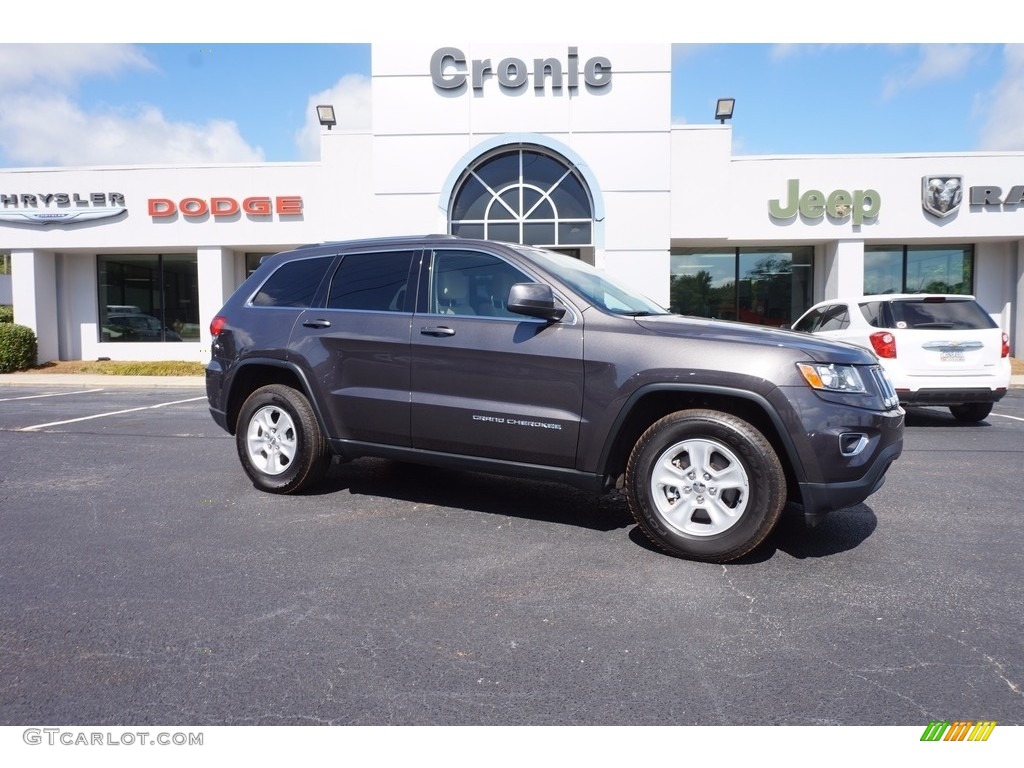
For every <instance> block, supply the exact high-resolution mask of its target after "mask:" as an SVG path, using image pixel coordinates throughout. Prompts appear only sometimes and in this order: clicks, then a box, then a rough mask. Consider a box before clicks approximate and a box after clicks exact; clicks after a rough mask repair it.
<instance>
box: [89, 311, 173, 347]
mask: <svg viewBox="0 0 1024 768" xmlns="http://www.w3.org/2000/svg"><path fill="white" fill-rule="evenodd" d="M103 336H104V341H181V335H180V334H178V333H176V332H175V331H172V330H171V329H170V328H165V327H163V326H161V325H160V321H159V320H158V319H156V318H155V317H153V316H152V315H143V314H141V313H135V312H132V313H129V314H124V315H107V322H105V323H104V324H103Z"/></svg>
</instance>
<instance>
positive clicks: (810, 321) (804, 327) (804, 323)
mask: <svg viewBox="0 0 1024 768" xmlns="http://www.w3.org/2000/svg"><path fill="white" fill-rule="evenodd" d="M824 312H825V310H824V309H815V310H813V311H812V312H809V313H808V314H807V315H806V316H805V317H803V318H801V319H800V320H798V321H797V322H796V323H794V324H793V330H794V331H801V332H803V333H813V332H814V329H815V328H816V327H817V325H818V321H819V320H821V316H822V315H823V314H824Z"/></svg>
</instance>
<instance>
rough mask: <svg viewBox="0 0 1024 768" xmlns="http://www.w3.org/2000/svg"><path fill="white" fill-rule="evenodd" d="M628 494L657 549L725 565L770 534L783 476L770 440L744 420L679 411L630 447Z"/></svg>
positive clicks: (782, 495) (782, 496)
mask: <svg viewBox="0 0 1024 768" xmlns="http://www.w3.org/2000/svg"><path fill="white" fill-rule="evenodd" d="M698 470H702V471H698ZM626 498H627V500H628V502H629V508H630V511H631V512H632V513H633V517H634V518H635V519H636V522H637V524H638V525H639V526H640V528H641V530H643V532H644V533H645V534H647V536H648V537H649V538H650V539H651V540H652V541H653V542H654V543H655V544H657V545H658V546H659V547H661V548H662V549H664V550H666V551H667V552H669V553H671V554H675V555H679V556H681V557H686V558H689V559H691V560H703V561H706V562H715V563H724V562H727V561H729V560H735V559H736V558H738V557H742V556H743V555H745V554H747V553H748V552H750V551H751V550H753V549H754V548H755V547H757V546H758V545H759V544H761V542H763V541H764V540H765V538H766V537H767V536H768V534H769V533H771V531H772V529H773V528H774V527H775V524H776V523H777V522H778V521H779V516H780V515H781V513H782V508H783V506H784V505H785V503H786V476H785V473H784V472H783V469H782V464H781V463H780V462H779V458H778V456H777V455H776V453H775V450H774V449H773V448H772V446H771V444H770V443H769V442H768V440H767V439H766V438H765V437H764V435H762V434H761V433H760V432H759V431H758V430H757V429H755V428H754V427H753V426H751V425H750V424H748V423H747V422H746V421H744V420H743V419H740V418H737V417H736V416H732V415H730V414H727V413H721V412H719V411H710V410H691V411H678V412H676V413H671V414H669V415H668V416H665V417H664V418H662V419H660V420H658V421H656V422H655V423H654V424H652V425H651V426H650V428H648V430H647V431H646V432H644V434H643V435H641V437H640V439H639V440H638V441H637V443H636V445H635V446H634V447H633V451H632V453H631V454H630V457H629V462H628V463H627V465H626Z"/></svg>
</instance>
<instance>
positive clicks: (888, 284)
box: [864, 246, 974, 295]
mask: <svg viewBox="0 0 1024 768" xmlns="http://www.w3.org/2000/svg"><path fill="white" fill-rule="evenodd" d="M973 291H974V249H973V248H972V247H971V246H953V247H949V246H946V247H941V248H936V247H932V246H895V247H893V246H868V247H866V248H865V249H864V293H865V294H869V295H870V294H878V293H953V294H961V295H968V294H971V293H973Z"/></svg>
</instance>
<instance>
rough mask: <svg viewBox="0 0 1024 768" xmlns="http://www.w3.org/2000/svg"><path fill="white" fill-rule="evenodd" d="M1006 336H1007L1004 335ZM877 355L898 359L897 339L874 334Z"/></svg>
mask: <svg viewBox="0 0 1024 768" xmlns="http://www.w3.org/2000/svg"><path fill="white" fill-rule="evenodd" d="M1004 335H1005V334H1004ZM869 338H870V339H871V346H872V347H873V348H874V350H875V354H876V355H878V356H879V357H884V358H886V359H889V360H895V359H896V337H895V336H893V335H892V334H891V333H889V332H888V331H879V332H878V333H872V334H871V336H870V337H869Z"/></svg>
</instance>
